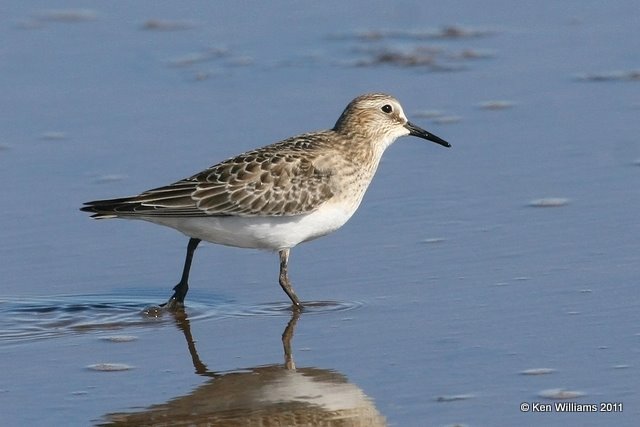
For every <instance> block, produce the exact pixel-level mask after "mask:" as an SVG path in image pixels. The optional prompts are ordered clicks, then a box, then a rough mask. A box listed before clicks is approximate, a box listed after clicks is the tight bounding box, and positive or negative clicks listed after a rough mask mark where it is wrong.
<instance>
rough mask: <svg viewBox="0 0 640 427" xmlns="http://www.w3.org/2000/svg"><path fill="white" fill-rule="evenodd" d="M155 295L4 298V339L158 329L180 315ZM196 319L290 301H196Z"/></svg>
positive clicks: (192, 307) (262, 310)
mask: <svg viewBox="0 0 640 427" xmlns="http://www.w3.org/2000/svg"><path fill="white" fill-rule="evenodd" d="M157 301H158V297H157V296H155V295H152V296H150V295H142V296H141V295H131V294H126V295H125V294H97V295H66V296H51V297H22V298H17V297H15V298H2V299H0V342H24V341H32V340H39V339H46V338H55V337H60V336H64V335H70V334H80V333H86V332H95V331H109V330H121V329H125V328H133V327H155V326H164V325H167V324H173V323H174V317H173V316H171V315H169V313H168V312H167V311H166V310H164V309H162V308H161V307H159V306H158V305H157V304H154V302H157ZM362 305H364V304H363V303H361V302H340V301H309V302H306V303H305V309H304V312H303V315H316V314H322V313H331V312H342V311H348V310H354V309H357V308H359V307H361V306H362ZM186 313H187V315H188V317H189V320H190V321H192V322H193V321H199V320H203V319H223V318H229V317H246V316H258V317H261V316H287V317H288V316H290V315H291V306H290V304H288V303H285V302H277V303H265V304H255V305H242V304H237V303H234V302H228V301H224V300H221V299H219V298H208V299H207V300H206V301H203V300H199V301H198V300H195V299H190V300H189V301H188V304H187V307H186Z"/></svg>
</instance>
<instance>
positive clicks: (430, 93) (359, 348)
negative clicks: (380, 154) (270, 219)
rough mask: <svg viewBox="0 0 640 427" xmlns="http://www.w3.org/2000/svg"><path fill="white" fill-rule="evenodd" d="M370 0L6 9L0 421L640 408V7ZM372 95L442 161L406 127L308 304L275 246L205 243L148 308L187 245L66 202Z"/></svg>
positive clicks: (555, 418) (324, 122)
mask: <svg viewBox="0 0 640 427" xmlns="http://www.w3.org/2000/svg"><path fill="white" fill-rule="evenodd" d="M358 5H359V3H356V4H353V3H350V4H349V5H348V7H347V6H345V5H343V4H342V3H339V2H334V3H323V4H322V5H320V4H318V5H313V6H308V7H302V6H301V5H297V4H295V3H288V2H276V3H275V4H273V6H272V8H271V9H270V10H268V11H258V10H256V9H251V8H247V7H246V6H241V5H238V4H236V3H233V2H227V3H225V4H224V5H223V6H224V7H222V6H221V5H220V4H215V5H214V4H209V5H203V4H201V3H195V2H194V3H190V2H187V3H184V4H182V6H181V7H180V8H177V7H175V6H172V5H168V4H165V5H156V4H155V3H151V2H145V1H143V2H136V3H135V5H130V6H129V7H127V8H126V10H125V9H124V8H120V7H118V5H116V4H106V3H105V4H91V5H90V6H89V7H88V8H80V9H74V7H76V5H71V4H65V3H64V2H62V3H61V4H57V5H56V6H55V8H54V7H53V6H51V5H49V4H44V3H42V4H37V3H34V4H25V2H17V1H9V2H8V4H7V5H5V9H6V10H5V11H4V12H3V16H2V17H0V36H2V39H3V41H4V45H3V46H4V48H3V51H2V52H3V53H2V61H1V65H0V67H1V69H2V72H1V73H0V87H1V88H2V93H3V100H4V102H2V103H0V109H1V110H2V114H1V115H0V117H2V118H3V119H2V123H3V125H2V126H1V127H0V128H2V134H1V135H0V138H1V139H0V180H1V182H3V183H4V185H2V186H0V197H1V199H2V200H3V204H2V209H1V210H0V224H2V226H1V227H0V241H1V242H2V245H0V277H2V278H3V281H2V296H0V364H1V366H2V367H3V373H2V374H1V375H0V414H1V416H2V422H1V424H7V425H33V426H37V425H62V424H64V425H152V424H154V423H156V424H159V423H164V422H166V423H173V424H178V423H179V422H183V423H196V422H204V421H205V420H206V421H207V422H210V423H211V424H212V425H247V424H248V423H251V422H254V423H257V422H276V421H275V420H277V421H278V422H281V423H282V424H283V425H314V424H315V425H318V424H320V425H367V426H368V425H392V426H414V425H415V426H422V425H439V426H440V425H441V426H446V425H468V426H477V425H493V426H511V425H518V424H520V425H543V424H544V425H548V426H565V425H581V426H600V425H617V426H633V425H636V424H637V420H638V419H639V418H640V410H639V409H638V408H640V396H639V394H638V387H637V384H639V383H640V375H639V373H638V356H639V355H640V329H639V328H638V324H639V323H640V314H639V313H640V310H639V308H640V299H639V298H638V288H637V284H638V283H637V282H638V277H639V272H640V269H639V267H638V266H639V265H640V249H639V247H638V236H639V235H640V222H639V221H638V219H637V217H638V215H637V213H638V211H640V192H638V190H637V189H638V188H640V167H639V164H640V140H639V139H638V136H637V134H638V132H637V128H638V127H637V123H638V115H639V114H640V104H639V101H638V100H639V99H640V97H639V95H640V83H639V82H638V78H637V75H638V69H640V62H639V61H638V57H637V54H636V52H638V51H640V46H637V44H638V42H637V41H636V40H640V34H639V32H640V27H639V26H638V25H637V22H638V17H639V16H640V12H639V11H638V8H637V5H636V4H635V2H633V1H623V2H617V3H616V4H615V5H606V4H601V2H587V3H585V2H577V1H575V2H573V1H572V2H565V3H563V4H562V5H556V4H555V3H553V4H551V3H549V5H544V4H542V5H541V4H531V5H526V6H524V5H521V6H519V7H513V6H512V3H510V2H504V1H492V2H489V3H486V2H485V3H483V5H482V6H480V5H479V4H476V3H474V2H466V1H463V2H461V3H456V4H451V3H446V2H445V3H441V4H423V3H420V2H407V3H406V4H403V5H402V7H398V5H397V4H390V3H389V4H388V3H380V4H374V5H371V4H367V5H366V6H365V4H364V3H362V4H361V5H360V6H362V8H364V9H366V10H367V13H366V14H362V13H358V10H359V9H358V7H356V6H358ZM547 6H548V7H547ZM400 11H401V12H400ZM285 12H286V13H285ZM291 16H294V17H295V19H296V23H297V24H296V25H295V26H294V25H291V21H290V20H291ZM370 91H385V92H389V93H392V94H394V95H395V96H397V97H398V99H400V101H401V102H402V103H403V106H404V107H405V110H406V113H407V115H408V116H409V118H410V119H412V121H414V122H416V123H417V124H419V125H420V126H423V127H425V128H426V129H429V130H431V131H433V132H434V133H435V134H437V135H439V136H441V137H443V138H445V139H447V140H448V141H450V142H451V143H452V145H453V148H452V149H451V150H439V149H438V148H439V147H436V146H434V145H433V144H428V143H427V144H421V143H420V142H418V141H411V140H410V139H405V140H400V141H399V142H398V143H397V144H395V145H394V146H393V147H391V148H390V149H389V150H388V151H387V153H386V154H385V157H384V159H383V161H382V163H381V166H380V169H379V172H378V174H377V176H376V178H375V180H374V182H373V184H372V186H371V188H370V190H369V192H368V194H367V195H366V197H365V200H364V202H363V204H362V206H361V208H360V210H359V211H358V212H357V213H356V215H355V216H354V217H353V218H352V219H351V221H350V222H349V223H348V224H347V225H346V226H345V227H343V229H341V230H339V231H338V232H337V233H335V234H333V235H331V236H329V237H326V238H323V239H319V240H317V241H314V242H311V243H309V244H305V245H302V246H300V247H299V248H297V249H296V250H295V251H294V252H293V254H292V257H293V258H294V259H293V260H292V269H291V271H290V275H291V279H292V281H293V283H294V285H295V288H296V291H297V293H298V295H299V296H300V297H301V298H302V300H303V301H307V302H312V303H313V304H312V308H311V309H310V310H309V311H308V312H306V313H303V314H302V316H300V317H299V318H296V317H292V315H291V312H290V311H288V310H287V303H286V296H285V295H284V294H283V293H282V291H281V290H280V288H279V286H278V284H277V255H276V254H271V253H263V252H258V251H250V250H239V249H232V248H224V247H216V246H213V245H202V247H201V248H199V249H198V253H197V255H196V257H195V260H194V264H193V269H192V275H191V283H190V285H191V290H190V293H189V296H188V299H187V308H186V314H185V316H174V315H171V314H169V313H161V312H156V311H153V310H149V308H150V307H153V306H154V305H157V304H159V303H161V302H163V301H165V300H166V299H167V298H168V296H169V295H170V290H171V287H172V286H173V285H175V283H176V282H177V281H178V279H179V274H180V269H181V267H182V266H181V264H182V260H183V256H184V249H185V247H186V244H187V239H186V238H185V237H184V236H181V235H180V234H178V233H176V232H175V231H172V230H168V229H162V228H161V227H155V226H151V225H149V224H144V223H138V222H127V221H115V220H114V221H102V222H96V221H92V220H90V219H89V218H88V217H87V216H86V215H84V214H83V213H81V212H79V211H78V208H79V207H80V205H81V204H82V202H84V201H87V200H93V199H97V198H108V197H115V196H121V195H126V194H136V193H138V192H140V191H143V190H145V189H148V188H152V187H154V186H157V185H159V184H163V183H168V182H172V181H175V180H177V179H180V178H183V177H186V176H189V175H190V174H192V173H194V172H196V171H198V170H201V169H203V168H205V167H207V166H209V165H211V164H213V163H216V162H218V161H220V160H223V159H225V158H227V157H229V156H231V155H233V154H236V153H239V152H241V151H244V150H248V149H251V148H255V147H258V146H262V145H265V144H268V143H271V142H274V141H277V140H279V139H282V138H284V137H287V136H290V135H294V134H298V133H301V132H305V131H310V130H317V129H323V128H327V127H330V126H332V125H333V123H334V122H335V120H336V119H337V116H338V114H339V112H340V111H341V109H342V108H343V107H344V105H345V103H346V102H348V101H349V100H350V99H352V98H353V97H354V96H356V95H358V94H360V93H363V92H370ZM523 402H524V403H528V404H530V405H532V406H530V407H529V411H528V412H526V413H525V412H522V411H521V410H520V408H521V404H522V403H523ZM556 402H576V403H582V404H599V403H600V402H610V403H615V404H616V405H615V406H609V407H608V408H611V411H610V412H600V411H599V412H598V413H583V412H574V413H558V412H557V411H556V410H555V407H553V408H554V410H553V411H552V413H535V412H533V409H532V408H534V406H533V405H534V404H538V403H540V404H541V405H542V406H540V405H536V406H535V408H543V409H544V408H547V406H546V405H547V404H552V405H553V404H554V403H556ZM618 404H620V405H618ZM605 408H607V407H605ZM619 409H622V411H620V410H619ZM216 423H217V424H216ZM323 423H324V424H323ZM331 423H334V424H331Z"/></svg>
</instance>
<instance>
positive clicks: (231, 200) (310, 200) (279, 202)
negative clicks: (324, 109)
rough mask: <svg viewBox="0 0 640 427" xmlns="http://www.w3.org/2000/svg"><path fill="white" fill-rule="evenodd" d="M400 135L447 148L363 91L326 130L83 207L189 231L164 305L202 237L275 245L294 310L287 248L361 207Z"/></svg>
mask: <svg viewBox="0 0 640 427" xmlns="http://www.w3.org/2000/svg"><path fill="white" fill-rule="evenodd" d="M406 135H412V136H417V137H418V138H423V139H426V140H429V141H433V142H435V143H437V144H440V145H442V146H445V147H450V146H451V145H450V144H449V143H448V142H447V141H445V140H443V139H441V138H439V137H437V136H436V135H434V134H432V133H430V132H427V131H426V130H424V129H422V128H420V127H418V126H416V125H415V124H413V123H411V122H409V121H408V120H407V117H406V116H405V114H404V112H403V111H402V107H401V106H400V103H399V102H398V100H396V99H395V98H394V97H392V96H390V95H386V94H382V93H372V94H366V95H361V96H359V97H357V98H355V99H354V100H353V101H351V102H350V103H349V105H347V107H346V108H345V110H344V111H343V112H342V115H341V116H340V118H338V121H337V122H336V124H335V126H334V127H333V129H330V130H325V131H320V132H312V133H305V134H302V135H298V136H294V137H291V138H288V139H285V140H283V141H280V142H277V143H275V144H271V145H267V146H265V147H262V148H258V149H256V150H253V151H247V152H246V153H243V154H240V155H238V156H236V157H233V158H231V159H228V160H225V161H223V162H221V163H218V164H217V165H214V166H211V167H210V168H208V169H205V170H204V171H202V172H199V173H197V174H195V175H193V176H191V177H189V178H186V179H183V180H180V181H177V182H175V183H173V184H169V185H167V186H164V187H158V188H154V189H152V190H148V191H145V192H144V193H142V194H139V195H137V196H131V197H124V198H118V199H108V200H96V201H93V202H87V203H85V205H84V206H83V207H82V208H81V210H83V211H85V212H91V213H93V215H92V217H93V218H96V219H102V218H125V219H141V220H144V221H149V222H153V223H156V224H160V225H164V226H167V227H171V228H175V229H176V230H178V231H180V232H182V233H184V234H185V235H187V236H188V237H189V238H190V239H189V244H188V245H187V255H186V259H185V262H184V267H183V270H182V278H181V279H180V282H179V283H178V284H177V285H176V286H175V287H174V288H173V290H174V293H173V295H172V296H171V298H170V299H169V301H168V302H167V303H166V304H165V305H166V306H167V307H169V308H171V309H178V308H181V307H183V304H184V299H185V296H186V294H187V291H188V289H189V285H188V283H187V282H188V279H189V270H190V268H191V260H192V258H193V253H194V251H195V250H196V248H197V246H198V244H199V243H200V242H201V241H202V240H204V241H207V242H212V243H218V244H221V245H227V246H236V247H241V248H256V249H268V250H272V251H278V254H279V256H280V277H279V282H280V286H281V287H282V289H283V290H284V292H285V293H286V294H287V296H288V297H289V299H290V300H291V302H292V304H293V306H292V307H293V309H294V310H300V309H302V307H303V305H302V303H301V302H300V299H299V298H298V296H297V295H296V293H295V292H294V290H293V287H292V286H291V282H290V281H289V276H288V274H287V266H288V263H289V252H290V251H291V248H293V247H294V246H296V245H297V244H299V243H302V242H307V241H309V240H313V239H316V238H318V237H321V236H324V235H326V234H329V233H331V232H333V231H335V230H337V229H338V228H340V227H341V226H342V225H344V224H345V223H346V222H347V220H349V218H351V216H352V215H353V213H354V212H355V211H356V209H357V208H358V206H359V205H360V202H361V201H362V197H363V196H364V193H365V191H366V190H367V187H368V186H369V183H370V182H371V180H372V179H373V176H374V174H375V172H376V169H377V168H378V163H379V162H380V158H381V157H382V154H383V152H384V151H385V149H386V148H387V147H388V146H389V145H391V144H392V143H393V142H394V141H395V140H396V139H397V138H398V137H401V136H406Z"/></svg>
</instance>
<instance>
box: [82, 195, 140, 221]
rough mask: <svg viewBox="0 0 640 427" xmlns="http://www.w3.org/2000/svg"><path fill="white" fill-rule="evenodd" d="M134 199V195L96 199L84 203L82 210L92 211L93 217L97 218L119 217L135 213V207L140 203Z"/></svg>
mask: <svg viewBox="0 0 640 427" xmlns="http://www.w3.org/2000/svg"><path fill="white" fill-rule="evenodd" d="M133 199H134V198H133V197H124V198H120V199H106V200H94V201H92V202H86V203H84V206H82V207H81V208H80V210H81V211H83V212H89V213H92V214H93V215H91V218H95V219H107V218H118V217H121V216H127V214H132V213H133V210H134V207H135V206H137V205H138V203H135V202H134V201H133ZM132 202H133V203H132Z"/></svg>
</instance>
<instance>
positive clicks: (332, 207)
mask: <svg viewBox="0 0 640 427" xmlns="http://www.w3.org/2000/svg"><path fill="white" fill-rule="evenodd" d="M356 207H357V206H356ZM349 208H350V207H347V206H344V205H340V204H326V205H323V206H321V207H320V208H319V209H318V210H316V211H314V212H312V213H309V214H305V215H298V216H289V217H284V216H282V217H235V216H226V217H225V216H222V217H220V216H210V217H160V216H149V217H140V219H143V220H145V221H150V222H153V223H156V224H160V225H164V226H167V227H171V228H175V229H176V230H178V231H181V232H182V233H184V234H186V235H187V236H189V237H195V238H198V239H201V240H205V241H207V242H212V243H217V244H220V245H227V246H236V247H240V248H255V249H270V250H279V249H284V248H292V247H294V246H295V245H297V244H298V243H302V242H306V241H308V240H312V239H315V238H317V237H321V236H324V235H326V234H329V233H331V232H332V231H335V230H337V229H338V228H340V227H342V225H344V223H345V222H347V220H348V219H349V218H351V216H352V215H353V213H354V212H355V209H349Z"/></svg>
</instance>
